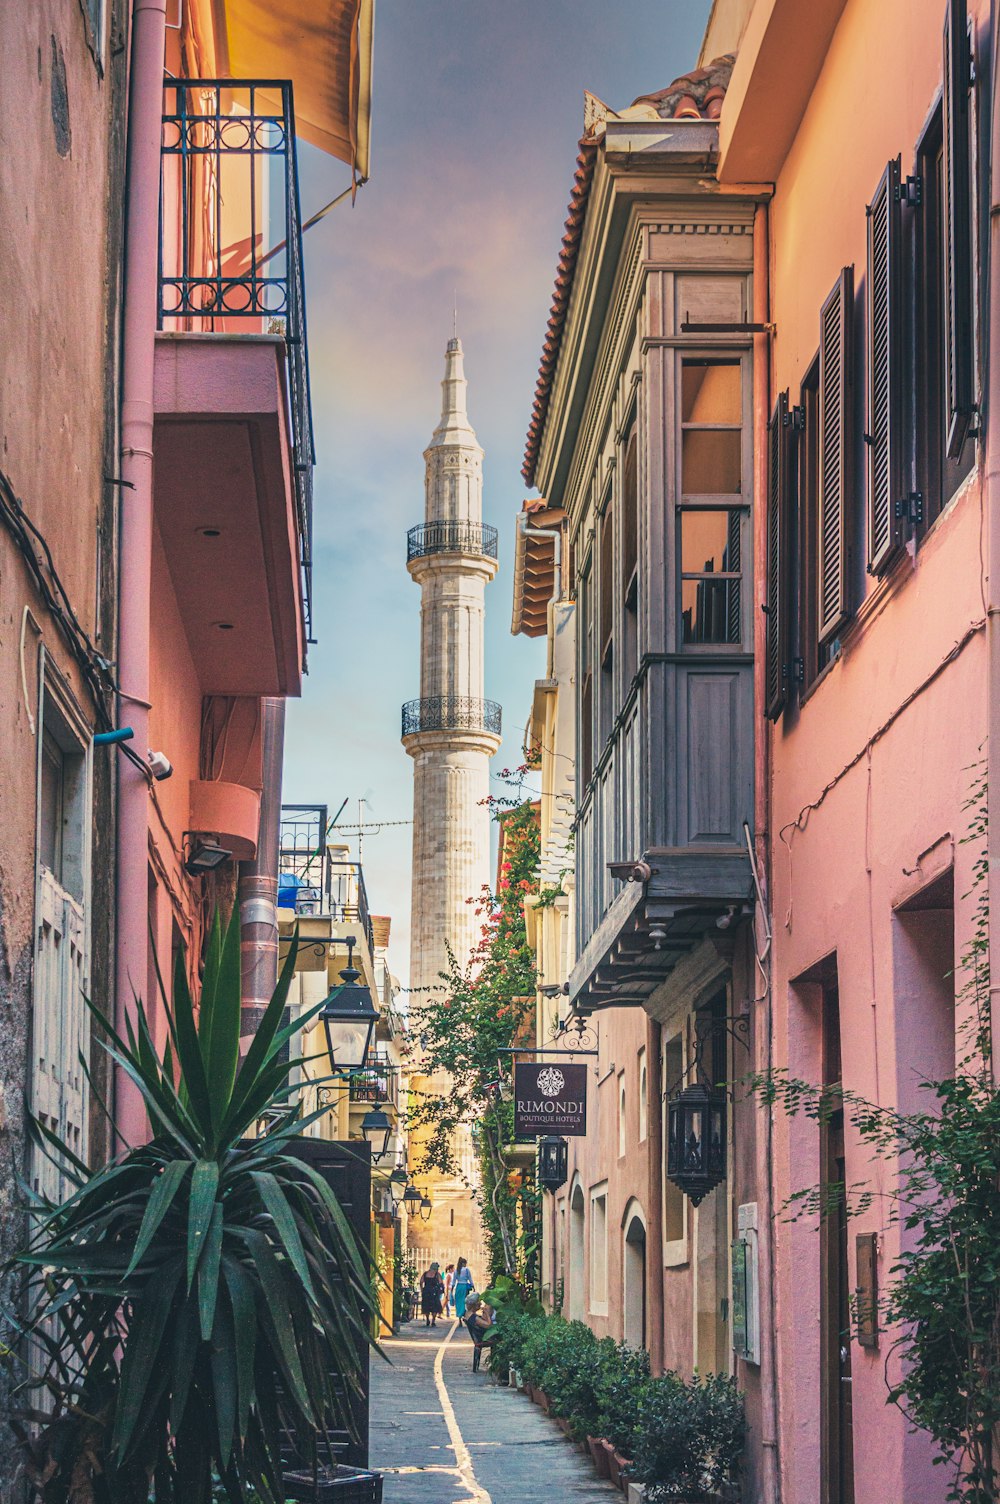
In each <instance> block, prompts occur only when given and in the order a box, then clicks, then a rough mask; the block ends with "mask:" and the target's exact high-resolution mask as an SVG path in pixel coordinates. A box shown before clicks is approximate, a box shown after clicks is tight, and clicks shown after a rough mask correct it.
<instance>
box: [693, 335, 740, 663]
mask: <svg viewBox="0 0 1000 1504" xmlns="http://www.w3.org/2000/svg"><path fill="white" fill-rule="evenodd" d="M680 387H681V391H680V408H681V422H680V427H681V435H680V496H681V500H680V505H679V508H678V553H679V557H680V614H681V639H682V641H683V642H684V644H685V645H692V644H696V643H697V644H700V643H739V642H741V641H742V640H743V632H744V628H743V592H742V570H743V553H744V546H743V531H744V527H745V519H746V501H745V497H744V495H743V460H744V457H743V377H742V368H741V363H740V361H739V360H726V359H717V358H712V359H708V358H705V359H702V358H695V357H690V356H684V357H682V358H681V362H680Z"/></svg>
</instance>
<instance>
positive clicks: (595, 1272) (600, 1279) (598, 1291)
mask: <svg viewBox="0 0 1000 1504" xmlns="http://www.w3.org/2000/svg"><path fill="white" fill-rule="evenodd" d="M590 1310H591V1313H592V1315H594V1316H606V1315H607V1314H608V1187H607V1182H606V1181H605V1182H604V1184H603V1185H600V1186H595V1188H594V1189H593V1190H592V1191H591V1193H590Z"/></svg>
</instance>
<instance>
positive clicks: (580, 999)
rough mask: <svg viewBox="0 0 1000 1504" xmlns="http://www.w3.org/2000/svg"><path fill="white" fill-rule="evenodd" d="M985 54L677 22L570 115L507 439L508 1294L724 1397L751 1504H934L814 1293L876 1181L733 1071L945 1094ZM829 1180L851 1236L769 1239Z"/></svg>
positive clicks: (984, 528) (978, 466)
mask: <svg viewBox="0 0 1000 1504" xmlns="http://www.w3.org/2000/svg"><path fill="white" fill-rule="evenodd" d="M995 28H996V15H995V9H991V7H990V6H989V5H987V4H985V3H984V4H977V3H974V0H970V3H969V4H968V5H966V4H964V3H962V0H917V3H906V4H904V3H902V0H898V3H897V0H884V3H881V4H879V5H872V4H869V3H865V0H829V3H822V4H818V5H812V6H809V7H803V6H802V5H800V4H795V3H792V0H717V3H716V4H715V6H714V8H713V11H712V15H711V19H710V21H709V25H708V29H707V33H706V37H705V41H704V45H703V50H702V56H701V58H700V59H699V68H698V69H697V70H696V71H695V72H693V73H691V74H688V75H683V76H682V77H681V78H678V79H677V80H676V81H675V82H674V83H673V84H672V85H670V87H669V88H668V89H667V90H665V91H663V92H661V93H659V94H652V95H648V96H644V97H643V98H641V99H639V100H637V101H635V102H634V104H633V105H632V106H630V107H629V108H627V109H624V110H613V109H608V108H607V107H605V106H604V105H602V104H601V102H600V101H597V100H594V99H592V98H589V99H588V106H587V118H586V121H585V133H584V136H583V139H582V141H581V144H580V157H579V162H578V171H577V176H576V181H575V184H574V191H573V197H572V199H571V204H570V214H569V219H568V221H567V226H566V237H565V239H564V241H563V250H562V256H561V259H560V265H559V272H558V277H557V283H556V291H555V296H554V299H553V305H552V316H551V318H550V321H549V327H548V333H547V338H546V344H545V349H544V353H543V360H542V367H541V372H540V376H539V383H538V389H537V392H536V402H535V409H534V414H533V418H532V424H531V429H530V432H529V438H528V450H527V455H526V462H525V470H524V475H525V479H526V480H527V481H528V482H529V483H530V484H535V485H537V486H538V488H539V489H540V490H541V491H542V492H543V494H544V497H545V501H544V502H540V501H537V500H535V501H532V502H529V503H526V504H525V511H524V514H523V515H522V517H520V518H519V521H518V531H517V540H518V554H517V561H516V568H515V610H514V624H513V625H514V630H515V631H524V632H526V633H527V634H528V635H531V636H538V635H542V634H545V635H546V637H547V643H548V662H547V666H546V678H545V679H543V680H539V681H538V683H537V685H536V688H535V697H534V703H533V708H532V722H531V727H532V739H533V741H534V743H535V745H536V746H537V747H538V748H539V749H540V756H541V764H542V778H543V794H545V793H546V792H549V793H550V794H551V798H552V802H553V804H554V806H556V807H558V801H559V800H560V799H561V800H563V801H564V803H563V809H562V816H561V820H557V821H555V822H554V824H553V825H552V828H551V829H549V830H548V831H547V830H546V829H545V826H544V821H543V859H542V866H543V870H542V885H543V889H544V888H546V887H548V888H549V889H551V890H552V894H551V895H550V898H549V900H548V901H547V902H546V905H545V907H544V910H536V911H535V912H534V913H533V914H532V916H531V929H532V933H533V935H534V937H535V944H536V951H537V954H538V958H539V965H540V969H541V978H540V981H541V986H542V991H541V992H540V997H539V1023H540V1031H539V1038H545V1037H551V1026H552V1024H553V1023H554V1022H555V1021H556V1020H557V1019H558V1018H559V1017H560V1016H562V1017H564V1018H566V1017H568V1018H569V1019H570V1020H571V1021H573V1020H576V1019H583V1020H585V1021H586V1022H587V1024H588V1027H589V1028H590V1030H591V1031H592V1032H596V1034H597V1035H598V1044H597V1049H598V1051H599V1053H598V1056H597V1057H596V1061H595V1062H594V1063H595V1069H594V1072H593V1075H592V1079H591V1093H592V1096H591V1101H592V1104H593V1119H592V1124H591V1128H590V1130H589V1131H588V1134H587V1136H586V1138H585V1139H583V1140H575V1141H571V1147H570V1170H569V1179H568V1182H567V1184H566V1186H565V1187H563V1188H562V1189H561V1190H560V1191H558V1192H557V1193H556V1194H555V1196H554V1197H551V1198H546V1201H547V1205H546V1214H545V1215H546V1251H545V1283H546V1285H547V1286H548V1288H549V1290H550V1292H551V1298H552V1299H553V1302H554V1303H556V1304H558V1303H559V1302H561V1303H562V1309H563V1310H564V1311H565V1312H566V1313H567V1314H571V1315H574V1316H580V1317H582V1318H583V1319H585V1320H587V1321H589V1322H590V1323H591V1324H592V1325H593V1326H594V1327H595V1329H597V1330H599V1331H601V1332H602V1333H603V1332H605V1331H607V1332H611V1333H612V1334H613V1335H615V1336H618V1337H622V1338H624V1339H625V1340H627V1341H629V1342H633V1343H635V1342H641V1343H643V1344H644V1345H645V1346H647V1347H648V1349H649V1352H650V1358H651V1362H652V1364H653V1366H654V1368H658V1367H660V1366H663V1365H665V1366H669V1367H676V1368H678V1369H680V1370H682V1371H690V1369H691V1368H693V1367H700V1368H705V1367H712V1368H716V1369H720V1370H722V1371H723V1372H729V1373H732V1374H733V1375H734V1376H735V1377H736V1379H737V1381H738V1383H739V1385H740V1387H741V1389H742V1390H743V1391H744V1393H745V1395H746V1399H747V1413H748V1418H749V1422H750V1439H749V1445H748V1452H747V1462H746V1487H747V1488H748V1490H749V1496H750V1497H752V1498H754V1499H758V1498H759V1499H761V1500H766V1501H768V1504H770V1501H772V1500H776V1499H778V1498H779V1497H780V1498H783V1499H785V1500H795V1501H796V1504H813V1501H815V1504H854V1501H858V1504H860V1501H862V1500H864V1501H868V1500H875V1499H878V1500H879V1501H882V1500H885V1501H887V1504H917V1501H919V1504H936V1501H939V1500H943V1499H944V1497H945V1494H946V1492H947V1488H948V1481H947V1479H946V1476H945V1470H944V1469H941V1468H940V1467H934V1466H933V1465H932V1455H933V1453H932V1447H931V1444H930V1441H929V1439H928V1438H927V1436H926V1435H923V1434H921V1433H913V1432H911V1430H910V1428H909V1426H908V1424H907V1422H906V1420H905V1418H904V1417H903V1415H902V1414H901V1413H900V1412H899V1411H898V1410H897V1409H896V1408H894V1407H893V1406H890V1405H888V1404H887V1393H888V1391H887V1383H886V1375H887V1372H888V1375H889V1377H890V1378H891V1377H892V1376H893V1372H894V1364H895V1362H896V1359H895V1358H894V1356H893V1354H892V1336H891V1334H889V1333H886V1332H884V1331H878V1330H875V1331H873V1330H871V1329H870V1327H869V1326H867V1325H865V1324H864V1323H861V1322H860V1321H859V1311H858V1307H857V1304H856V1302H855V1300H854V1299H853V1298H852V1297H854V1296H855V1295H856V1294H859V1295H860V1297H861V1299H862V1302H863V1301H864V1300H865V1299H867V1297H868V1295H869V1294H870V1292H871V1291H872V1289H873V1288H878V1287H881V1288H884V1286H885V1284H886V1282H887V1281H888V1280H889V1278H890V1272H891V1269H892V1265H893V1261H894V1256H895V1253H896V1251H897V1250H898V1248H899V1236H900V1235H899V1231H898V1229H897V1228H896V1226H895V1225H894V1221H893V1218H892V1215H891V1202H890V1199H889V1197H890V1193H891V1192H892V1190H893V1189H894V1187H895V1185H896V1184H897V1177H898V1170H899V1167H898V1166H897V1165H895V1164H894V1163H892V1162H891V1161H887V1160H884V1159H883V1160H880V1161H879V1162H877V1163H872V1162H870V1160H869V1158H868V1156H867V1154H866V1152H865V1151H864V1149H863V1148H862V1146H861V1144H860V1142H859V1141H858V1138H857V1135H856V1133H855V1132H854V1130H853V1128H852V1125H851V1122H850V1117H849V1115H848V1118H847V1121H846V1122H844V1121H842V1120H841V1118H840V1117H839V1116H837V1115H835V1116H834V1117H833V1118H832V1119H831V1120H830V1122H829V1123H827V1124H825V1125H824V1126H823V1127H822V1129H821V1128H820V1127H818V1126H817V1124H816V1123H815V1122H814V1121H813V1120H812V1119H807V1118H804V1117H795V1118H789V1117H787V1116H785V1115H784V1114H783V1113H782V1112H781V1111H780V1110H779V1109H775V1110H774V1111H773V1112H768V1111H764V1110H762V1109H760V1108H758V1107H757V1105H756V1103H755V1102H754V1101H753V1100H749V1101H748V1100H747V1099H746V1097H745V1095H744V1090H743V1087H742V1086H741V1084H740V1078H741V1077H742V1076H745V1075H746V1073H747V1071H748V1070H749V1069H751V1068H756V1069H758V1070H764V1071H766V1070H769V1069H777V1070H779V1071H780V1070H787V1071H788V1072H790V1073H791V1074H792V1075H793V1076H797V1077H802V1078H805V1079H806V1080H807V1081H809V1082H811V1083H812V1084H814V1085H816V1086H820V1087H821V1086H824V1085H828V1086H834V1085H836V1084H838V1083H840V1082H842V1083H843V1085H844V1086H845V1087H846V1088H847V1089H848V1090H850V1091H853V1092H856V1093H859V1094H861V1095H862V1096H864V1097H867V1098H869V1099H871V1100H873V1101H876V1102H878V1103H880V1104H881V1105H883V1106H890V1107H892V1106H898V1107H901V1108H903V1109H906V1108H911V1107H918V1106H920V1105H921V1104H922V1103H924V1101H925V1099H926V1093H923V1092H922V1090H921V1087H920V1081H921V1080H922V1079H926V1078H935V1077H942V1076H945V1075H948V1074H950V1073H952V1072H953V1071H954V1069H955V1066H956V1049H957V1043H956V1041H957V1039H958V1038H959V1037H960V1035H961V1029H962V1025H963V1008H964V1007H965V1006H966V1004H965V1003H963V1000H962V998H961V996H959V995H958V994H960V991H961V985H962V957H963V955H964V953H965V951H966V948H967V946H968V944H969V941H970V939H971V935H972V925H973V913H974V909H975V905H976V903H977V902H978V900H979V897H980V892H979V890H976V891H971V890H972V889H973V864H974V862H975V860H976V857H977V855H978V854H979V852H978V850H977V848H976V846H975V845H974V844H969V843H967V842H966V841H965V837H966V835H967V833H968V831H969V828H970V822H971V819H972V816H971V814H970V811H969V810H968V809H967V808H966V802H967V800H968V798H969V795H970V792H971V789H972V785H973V782H974V780H975V779H976V777H977V776H979V774H981V775H985V778H986V780H987V783H988V786H989V787H990V788H992V786H993V783H994V781H995V778H996V774H997V768H996V762H995V759H996V756H997V748H998V747H1000V728H998V727H997V725H996V724H995V722H996V716H997V712H996V709H995V707H996V706H997V705H998V704H1000V695H998V693H997V682H996V681H997V671H998V665H1000V658H998V654H997V643H996V641H995V634H996V630H997V628H996V580H997V577H998V574H1000V565H998V560H1000V526H998V519H1000V495H998V492H997V473H998V466H997V444H998V441H1000V420H998V418H997V415H996V412H995V408H996V401H997V399H996V398H995V396H994V395H993V393H994V390H995V386H996V384H995V383H994V384H992V385H991V383H990V381H989V371H990V360H991V353H992V343H993V338H994V337H995V333H996V330H997V312H996V309H997V301H996V297H997V295H996V287H997V273H996V267H997V258H998V251H997V244H996V243H997V223H996V213H995V205H996V202H997V197H998V194H997V186H996V185H997V169H996V165H995V162H994V151H993V143H994V142H995V141H996V135H997V132H996V114H995V111H996V90H995V87H994V85H995V68H996V55H997V53H996V35H995ZM695 164H696V165H695ZM991 271H992V272H993V275H992V277H991V275H990V273H991ZM658 686H659V687H658ZM991 733H992V734H991ZM570 759H572V765H573V774H572V776H570V777H569V781H568V782H567V774H566V771H565V765H566V763H567V762H568V761H569V760H570ZM977 768H978V770H979V774H977V771H976V770H977ZM567 799H568V800H570V808H571V810H572V818H569V817H567V815H566V807H565V801H566V800H567ZM544 802H545V801H544V799H543V806H544ZM996 839H997V838H996V836H995V835H994V834H990V836H989V837H988V841H989V843H990V845H991V848H992V845H993V843H994V842H995V841H996ZM992 855H993V853H992V849H991V858H992ZM998 871H1000V866H998V864H997V862H996V861H995V860H992V859H991V862H990V866H989V876H988V878H987V879H986V881H987V883H988V887H989V889H991V888H992V886H994V885H995V884H996V882H997V880H998V878H997V874H998ZM986 896H987V897H988V898H989V899H992V898H993V897H995V895H994V894H993V893H992V891H988V892H987V895H986ZM993 945H995V941H993V940H992V939H991V946H993ZM994 974H996V973H994ZM713 1011H714V1015H715V1025H713V1019H712V1015H713ZM706 1040H707V1041H711V1040H714V1041H715V1053H714V1058H713V1050H712V1046H711V1044H709V1045H708V1047H707V1048H706V1045H705V1041H706ZM744 1046H745V1048H744ZM706 1062H708V1063H707V1064H706ZM695 1077H698V1078H700V1079H701V1080H702V1081H703V1083H704V1084H705V1085H706V1087H708V1088H711V1087H712V1085H713V1084H717V1083H718V1082H719V1081H720V1080H721V1079H723V1077H724V1078H725V1079H726V1080H728V1081H729V1083H730V1086H729V1090H728V1092H727V1093H726V1094H725V1106H726V1151H727V1152H726V1156H725V1174H724V1176H723V1178H722V1180H721V1181H720V1183H719V1184H718V1186H717V1188H716V1189H714V1190H712V1191H711V1192H710V1193H709V1194H708V1195H707V1196H706V1197H705V1199H704V1200H703V1201H702V1202H701V1204H700V1205H699V1206H698V1207H697V1208H695V1207H694V1206H693V1205H692V1204H691V1203H690V1202H689V1201H687V1200H686V1198H684V1197H681V1199H680V1211H678V1210H677V1202H676V1197H677V1196H678V1194H679V1193H678V1191H677V1189H676V1186H674V1185H672V1184H671V1178H670V1176H669V1175H667V1174H666V1173H665V1170H666V1166H665V1163H664V1159H665V1145H664V1139H665V1137H666V1110H667V1109H666V1101H665V1100H664V1099H670V1098H671V1097H673V1096H675V1095H676V1094H677V1091H678V1089H679V1086H680V1085H681V1084H683V1083H685V1082H688V1083H690V1081H691V1080H692V1079H694V1078H695ZM720 1099H721V1093H720ZM842 1181H846V1182H847V1183H848V1184H850V1185H853V1186H855V1187H857V1188H858V1189H861V1188H867V1189H870V1190H871V1191H873V1192H874V1196H873V1199H872V1200H871V1202H870V1204H869V1205H867V1207H866V1209H865V1210H863V1212H861V1213H860V1214H859V1215H858V1216H856V1217H849V1218H848V1217H844V1216H842V1215H834V1216H830V1217H828V1218H826V1219H824V1220H822V1221H821V1220H820V1219H818V1218H813V1219H810V1218H809V1217H803V1218H800V1219H799V1220H797V1221H795V1222H794V1223H793V1222H792V1221H791V1219H790V1217H789V1216H788V1215H787V1214H786V1212H785V1210H784V1207H785V1203H786V1201H787V1199H788V1197H790V1196H793V1195H794V1194H795V1193H796V1192H800V1191H804V1190H809V1189H811V1188H819V1189H822V1188H825V1187H829V1186H834V1185H836V1184H838V1183H840V1182H842Z"/></svg>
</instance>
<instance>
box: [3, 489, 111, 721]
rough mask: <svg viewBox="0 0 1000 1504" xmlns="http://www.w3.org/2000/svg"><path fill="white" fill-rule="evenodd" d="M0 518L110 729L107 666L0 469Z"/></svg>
mask: <svg viewBox="0 0 1000 1504" xmlns="http://www.w3.org/2000/svg"><path fill="white" fill-rule="evenodd" d="M0 519H2V520H3V523H4V525H5V526H6V528H7V531H8V532H9V534H10V536H11V538H12V539H13V541H14V544H15V546H16V547H17V549H18V552H19V553H20V554H21V557H22V558H23V559H24V562H25V564H26V565H27V567H28V572H29V574H30V575H31V578H32V580H33V582H34V584H35V588H36V589H37V591H38V594H39V595H40V596H41V598H42V600H43V602H44V603H45V608H46V610H47V611H48V613H49V615H50V616H51V617H52V620H53V622H54V623H55V625H56V628H57V629H58V631H59V635H60V636H61V637H62V639H63V641H64V642H65V644H66V646H67V647H68V648H69V651H70V653H71V654H72V656H73V658H74V659H75V661H76V663H77V665H78V666H79V669H80V672H81V673H82V675H83V677H84V680H85V681H86V683H87V686H88V688H89V689H90V692H91V695H92V697H93V700H94V706H95V709H96V712H97V717H98V720H99V721H100V723H101V725H102V729H104V730H108V731H110V730H112V729H113V727H114V722H113V720H112V717H111V712H110V710H109V708H108V701H109V700H110V698H111V697H112V696H113V695H114V694H115V693H117V690H118V686H117V683H116V682H115V678H114V676H113V674H112V673H111V667H110V664H109V663H108V661H107V659H106V658H104V657H103V656H102V655H101V654H100V653H99V652H98V651H97V648H96V647H95V646H94V644H93V643H92V642H91V640H90V638H89V636H88V635H87V633H86V632H85V630H84V628H83V627H82V626H81V624H80V619H79V617H78V616H77V614H76V612H75V610H74V609H73V605H72V602H71V601H70V598H69V595H68V593H67V591H66V587H65V586H64V585H63V582H62V580H61V579H60V577H59V571H58V570H57V569H56V566H55V560H54V559H53V557H52V550H51V549H50V548H49V545H48V542H47V541H46V539H45V537H44V535H43V534H42V533H41V532H40V531H39V529H38V528H37V527H36V526H35V524H34V523H33V522H32V520H31V518H30V517H29V516H28V513H27V512H26V511H25V509H24V504H23V502H22V501H21V500H20V498H19V497H18V496H17V494H16V492H15V491H14V487H13V484H12V483H11V480H10V478H9V476H7V475H6V474H5V473H4V472H3V471H2V470H0Z"/></svg>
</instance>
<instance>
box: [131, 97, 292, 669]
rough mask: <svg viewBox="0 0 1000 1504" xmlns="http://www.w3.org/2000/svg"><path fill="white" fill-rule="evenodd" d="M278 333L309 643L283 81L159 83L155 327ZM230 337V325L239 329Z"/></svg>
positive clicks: (288, 126) (287, 104)
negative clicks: (250, 325)
mask: <svg viewBox="0 0 1000 1504" xmlns="http://www.w3.org/2000/svg"><path fill="white" fill-rule="evenodd" d="M247 320H254V321H256V325H257V330H256V332H259V333H262V334H280V335H281V336H282V337H283V339H284V342H285V351H286V358H287V365H288V422H289V430H290V433H291V440H292V465H293V472H294V475H293V483H294V487H295V510H296V522H297V531H298V539H299V563H300V567H301V570H302V596H303V608H304V615H305V629H306V639H307V640H308V641H311V640H312V526H313V522H312V486H313V465H314V463H315V458H316V456H315V448H314V444H313V426H312V404H311V400H310V394H309V352H308V342H307V337H306V302H305V282H304V277H303V263H302V214H301V210H300V208H299V179H298V162H297V156H296V149H295V113H294V109H293V102H292V86H291V84H290V83H289V82H288V81H287V80H280V79H278V80H267V79H252V80H251V79H247V80H244V79H239V80H233V79H201V78H197V79H170V80H168V81H167V83H165V85H164V105H163V134H162V138H161V147H160V253H159V292H158V307H157V322H158V327H159V328H160V329H173V330H178V331H187V332H195V333H232V332H233V330H234V321H243V326H244V327H245V322H246V321H247ZM236 327H240V325H239V324H237V325H236Z"/></svg>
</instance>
